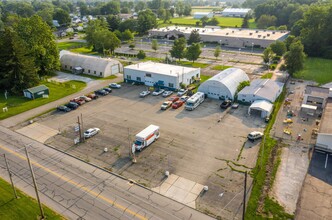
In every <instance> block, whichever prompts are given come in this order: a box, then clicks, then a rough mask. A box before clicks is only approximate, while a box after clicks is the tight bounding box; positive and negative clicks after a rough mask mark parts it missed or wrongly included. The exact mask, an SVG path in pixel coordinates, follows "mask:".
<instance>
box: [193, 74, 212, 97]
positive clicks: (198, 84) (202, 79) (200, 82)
mask: <svg viewBox="0 0 332 220" xmlns="http://www.w3.org/2000/svg"><path fill="white" fill-rule="evenodd" d="M211 77H212V76H206V75H201V76H200V78H201V80H200V81H199V83H195V84H192V85H195V86H196V88H195V89H194V90H193V91H194V92H195V93H196V92H197V90H198V87H199V86H200V85H201V84H202V83H203V82H205V81H206V80H208V79H210V78H211Z"/></svg>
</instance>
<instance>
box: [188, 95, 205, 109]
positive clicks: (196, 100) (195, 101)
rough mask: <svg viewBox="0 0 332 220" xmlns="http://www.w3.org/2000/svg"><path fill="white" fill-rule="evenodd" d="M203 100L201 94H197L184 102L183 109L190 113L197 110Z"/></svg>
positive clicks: (203, 96)
mask: <svg viewBox="0 0 332 220" xmlns="http://www.w3.org/2000/svg"><path fill="white" fill-rule="evenodd" d="M204 99H205V95H204V93H203V92H197V93H196V94H194V95H193V96H191V97H190V98H189V99H188V100H187V101H186V106H185V109H186V110H189V111H192V110H194V109H195V108H197V107H198V106H199V105H200V104H201V103H202V102H203V101H204Z"/></svg>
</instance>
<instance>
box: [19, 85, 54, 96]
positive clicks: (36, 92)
mask: <svg viewBox="0 0 332 220" xmlns="http://www.w3.org/2000/svg"><path fill="white" fill-rule="evenodd" d="M23 94H24V97H26V98H28V99H37V98H48V96H49V94H50V90H49V89H48V87H47V86H45V85H40V86H35V87H32V88H29V89H25V90H23Z"/></svg>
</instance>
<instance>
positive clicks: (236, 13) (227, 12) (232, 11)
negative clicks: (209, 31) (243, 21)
mask: <svg viewBox="0 0 332 220" xmlns="http://www.w3.org/2000/svg"><path fill="white" fill-rule="evenodd" d="M250 12H251V9H250V8H225V9H224V10H223V11H222V12H221V15H222V16H225V17H240V18H243V17H245V16H246V15H247V14H249V13H250Z"/></svg>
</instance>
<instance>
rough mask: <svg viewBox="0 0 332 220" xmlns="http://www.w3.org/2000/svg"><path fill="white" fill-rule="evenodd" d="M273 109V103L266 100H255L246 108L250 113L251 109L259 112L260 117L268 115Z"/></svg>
mask: <svg viewBox="0 0 332 220" xmlns="http://www.w3.org/2000/svg"><path fill="white" fill-rule="evenodd" d="M272 110H273V104H272V103H270V102H268V101H266V100H256V101H254V103H252V104H251V106H250V107H249V109H248V114H249V115H250V114H251V113H252V112H253V111H256V112H260V114H261V117H262V118H265V117H268V116H270V114H271V113H272Z"/></svg>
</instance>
